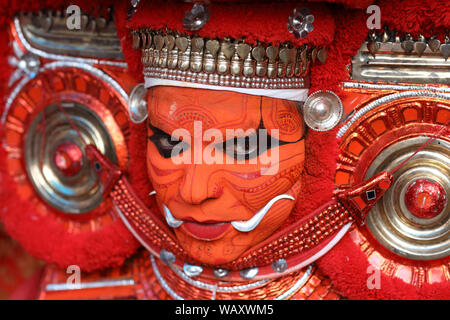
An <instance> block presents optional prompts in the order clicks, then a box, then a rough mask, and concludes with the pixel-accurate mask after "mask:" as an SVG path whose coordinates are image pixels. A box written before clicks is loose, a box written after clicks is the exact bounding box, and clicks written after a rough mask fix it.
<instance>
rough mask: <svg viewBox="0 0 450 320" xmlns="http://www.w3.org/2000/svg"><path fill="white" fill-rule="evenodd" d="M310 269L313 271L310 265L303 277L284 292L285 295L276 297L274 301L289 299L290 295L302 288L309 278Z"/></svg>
mask: <svg viewBox="0 0 450 320" xmlns="http://www.w3.org/2000/svg"><path fill="white" fill-rule="evenodd" d="M312 269H313V265H312V264H310V265H309V266H308V269H307V270H306V271H305V273H304V274H303V276H302V277H301V278H300V279H299V280H298V281H297V282H296V283H295V284H294V285H293V286H292V287H291V288H290V289H289V290H288V291H286V292H285V293H283V294H281V295H280V296H278V297H276V298H275V299H274V300H285V299H287V298H289V297H290V296H291V295H292V294H294V293H295V292H296V291H297V290H298V289H300V288H301V287H303V285H304V284H305V283H306V281H307V280H308V278H309V276H310V275H311V271H312Z"/></svg>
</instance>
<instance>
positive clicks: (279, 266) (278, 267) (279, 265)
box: [272, 259, 287, 273]
mask: <svg viewBox="0 0 450 320" xmlns="http://www.w3.org/2000/svg"><path fill="white" fill-rule="evenodd" d="M272 269H273V270H274V271H275V272H278V273H282V272H285V271H286V269H287V262H286V260H284V259H279V260H277V261H275V262H273V263H272Z"/></svg>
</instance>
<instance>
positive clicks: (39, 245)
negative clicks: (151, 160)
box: [0, 148, 138, 272]
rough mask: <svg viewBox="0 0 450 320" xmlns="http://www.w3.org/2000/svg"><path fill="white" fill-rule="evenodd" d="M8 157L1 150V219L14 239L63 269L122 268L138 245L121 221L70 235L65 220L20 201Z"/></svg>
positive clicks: (36, 254)
mask: <svg viewBox="0 0 450 320" xmlns="http://www.w3.org/2000/svg"><path fill="white" fill-rule="evenodd" d="M6 168H7V166H6V156H5V152H4V150H3V148H0V185H2V186H8V188H2V191H1V194H0V207H1V208H2V210H0V219H1V220H2V222H3V223H4V226H5V230H6V231H7V232H8V233H9V234H10V235H11V237H12V238H13V239H15V240H17V241H19V242H20V244H21V245H22V246H23V247H24V248H25V249H26V250H27V251H28V252H29V253H31V254H32V255H34V256H35V257H37V258H39V259H42V260H44V261H46V262H54V263H57V264H58V265H59V266H61V267H62V268H67V266H69V265H78V266H79V267H80V268H81V269H82V270H84V271H87V272H89V271H92V270H94V269H101V268H105V267H110V266H120V265H122V263H123V261H124V260H125V258H127V257H129V256H130V255H131V254H133V253H134V252H135V251H136V250H137V248H138V243H137V241H136V239H134V237H133V236H132V235H131V233H130V232H129V231H128V229H127V228H126V227H125V226H124V225H123V223H122V222H121V220H120V219H117V220H116V221H114V222H112V223H111V224H109V225H107V226H105V227H102V228H100V229H99V230H96V231H85V232H80V233H71V232H69V231H68V230H67V229H66V228H65V226H64V225H65V220H69V219H70V217H61V216H58V215H54V214H48V215H45V216H43V215H40V214H37V213H36V203H31V202H29V201H26V200H21V197H20V196H18V195H17V193H16V192H17V191H16V184H15V182H14V181H13V179H12V178H11V176H10V175H9V174H8V173H7V172H5V169H6Z"/></svg>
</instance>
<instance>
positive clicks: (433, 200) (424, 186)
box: [405, 179, 447, 219]
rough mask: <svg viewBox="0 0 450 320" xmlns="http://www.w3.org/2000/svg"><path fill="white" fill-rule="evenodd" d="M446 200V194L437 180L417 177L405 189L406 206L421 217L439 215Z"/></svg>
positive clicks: (428, 217)
mask: <svg viewBox="0 0 450 320" xmlns="http://www.w3.org/2000/svg"><path fill="white" fill-rule="evenodd" d="M446 202H447V195H446V193H445V190H444V188H443V187H442V186H441V185H440V184H439V183H438V182H434V181H430V180H427V179H417V180H414V181H413V182H412V183H411V184H410V185H409V186H408V188H407V189H406V193H405V205H406V208H408V210H409V211H410V212H411V213H412V214H413V215H415V216H416V217H418V218H421V219H430V218H433V217H436V216H437V215H439V214H440V213H441V212H442V211H443V210H444V207H445V204H446Z"/></svg>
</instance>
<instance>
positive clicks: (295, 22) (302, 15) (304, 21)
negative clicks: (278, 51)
mask: <svg viewBox="0 0 450 320" xmlns="http://www.w3.org/2000/svg"><path fill="white" fill-rule="evenodd" d="M313 22H314V16H313V15H312V14H311V13H310V11H309V9H308V8H295V9H294V11H292V13H291V14H290V15H289V19H288V23H287V26H288V30H289V32H290V33H292V34H293V35H294V36H295V37H296V38H306V36H307V35H308V33H310V32H312V31H313V30H314V27H313V25H312V23H313Z"/></svg>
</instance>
